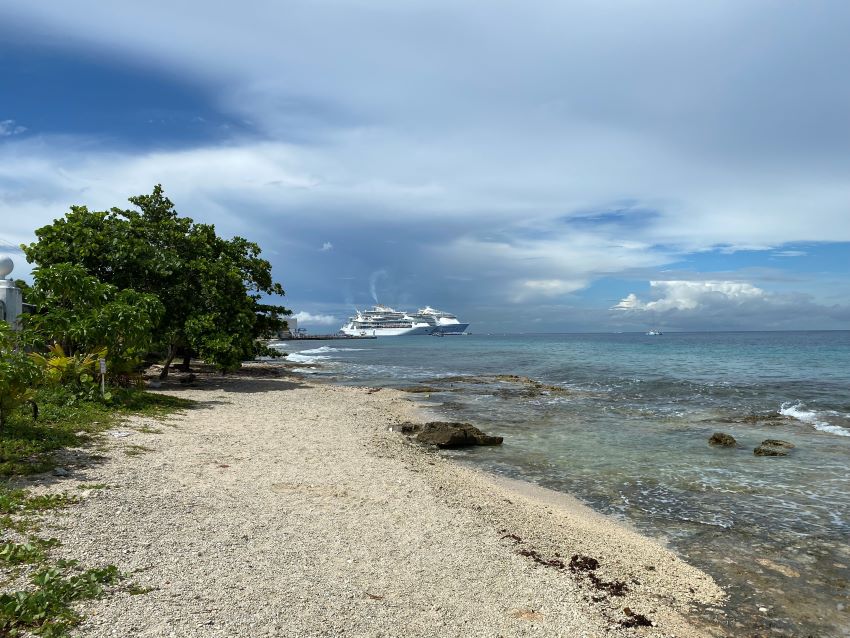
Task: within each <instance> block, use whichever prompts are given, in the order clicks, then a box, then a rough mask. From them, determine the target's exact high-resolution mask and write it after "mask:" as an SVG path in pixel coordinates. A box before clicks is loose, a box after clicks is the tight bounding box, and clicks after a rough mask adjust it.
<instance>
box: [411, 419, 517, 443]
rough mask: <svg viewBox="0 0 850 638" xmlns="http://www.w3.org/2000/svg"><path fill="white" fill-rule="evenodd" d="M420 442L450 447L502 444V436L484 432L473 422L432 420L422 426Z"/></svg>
mask: <svg viewBox="0 0 850 638" xmlns="http://www.w3.org/2000/svg"><path fill="white" fill-rule="evenodd" d="M416 440H417V441H418V442H419V443H427V444H429V445H436V446H437V447H438V448H442V449H450V448H459V447H469V446H472V445H501V444H502V440H503V439H502V437H501V436H490V435H488V434H484V432H482V431H481V430H479V429H478V428H477V427H475V426H474V425H472V424H471V423H451V422H446V421H431V422H429V423H426V424H425V425H423V426H422V427H421V429H420V430H419V431H418V434H417V435H416Z"/></svg>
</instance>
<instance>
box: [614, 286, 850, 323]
mask: <svg viewBox="0 0 850 638" xmlns="http://www.w3.org/2000/svg"><path fill="white" fill-rule="evenodd" d="M649 283H650V295H651V297H653V298H652V299H650V300H644V299H641V298H640V297H638V296H637V295H636V294H635V293H630V294H629V295H627V296H626V297H624V298H623V299H621V300H620V301H619V303H617V305H615V306H614V307H613V308H612V309H611V310H613V311H614V312H615V314H616V315H618V316H619V317H620V319H619V321H620V323H621V324H622V325H630V326H632V327H636V326H641V325H653V326H660V327H668V328H675V329H679V330H736V329H745V330H754V329H755V330H778V329H782V330H787V329H797V328H799V327H800V326H810V327H814V328H822V329H834V328H843V327H845V326H846V325H847V321H848V320H850V306H848V305H839V304H834V305H827V304H823V303H818V302H816V301H814V300H813V299H812V297H811V296H809V295H807V294H802V293H778V292H772V291H768V290H764V289H762V288H759V287H758V286H754V285H752V284H750V283H747V282H740V281H712V280H706V281H682V280H670V281H651V282H649ZM613 320H614V321H618V319H617V318H616V317H615V318H614V319H613Z"/></svg>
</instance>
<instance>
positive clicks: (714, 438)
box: [708, 432, 737, 447]
mask: <svg viewBox="0 0 850 638" xmlns="http://www.w3.org/2000/svg"><path fill="white" fill-rule="evenodd" d="M736 443H737V441H735V437H734V436H732V435H731V434H726V433H725V432H715V433H714V434H712V435H711V437H710V438H709V439H708V444H709V445H717V446H719V447H735V444H736Z"/></svg>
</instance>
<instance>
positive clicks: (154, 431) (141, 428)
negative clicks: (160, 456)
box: [136, 425, 162, 434]
mask: <svg viewBox="0 0 850 638" xmlns="http://www.w3.org/2000/svg"><path fill="white" fill-rule="evenodd" d="M136 432H141V433H142V434H162V430H160V429H159V428H153V427H151V426H149V425H142V426H139V427H137V428H136Z"/></svg>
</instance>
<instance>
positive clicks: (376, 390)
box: [366, 388, 383, 394]
mask: <svg viewBox="0 0 850 638" xmlns="http://www.w3.org/2000/svg"><path fill="white" fill-rule="evenodd" d="M381 390H383V388H370V389H369V390H367V391H366V394H375V393H376V392H380V391H381Z"/></svg>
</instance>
